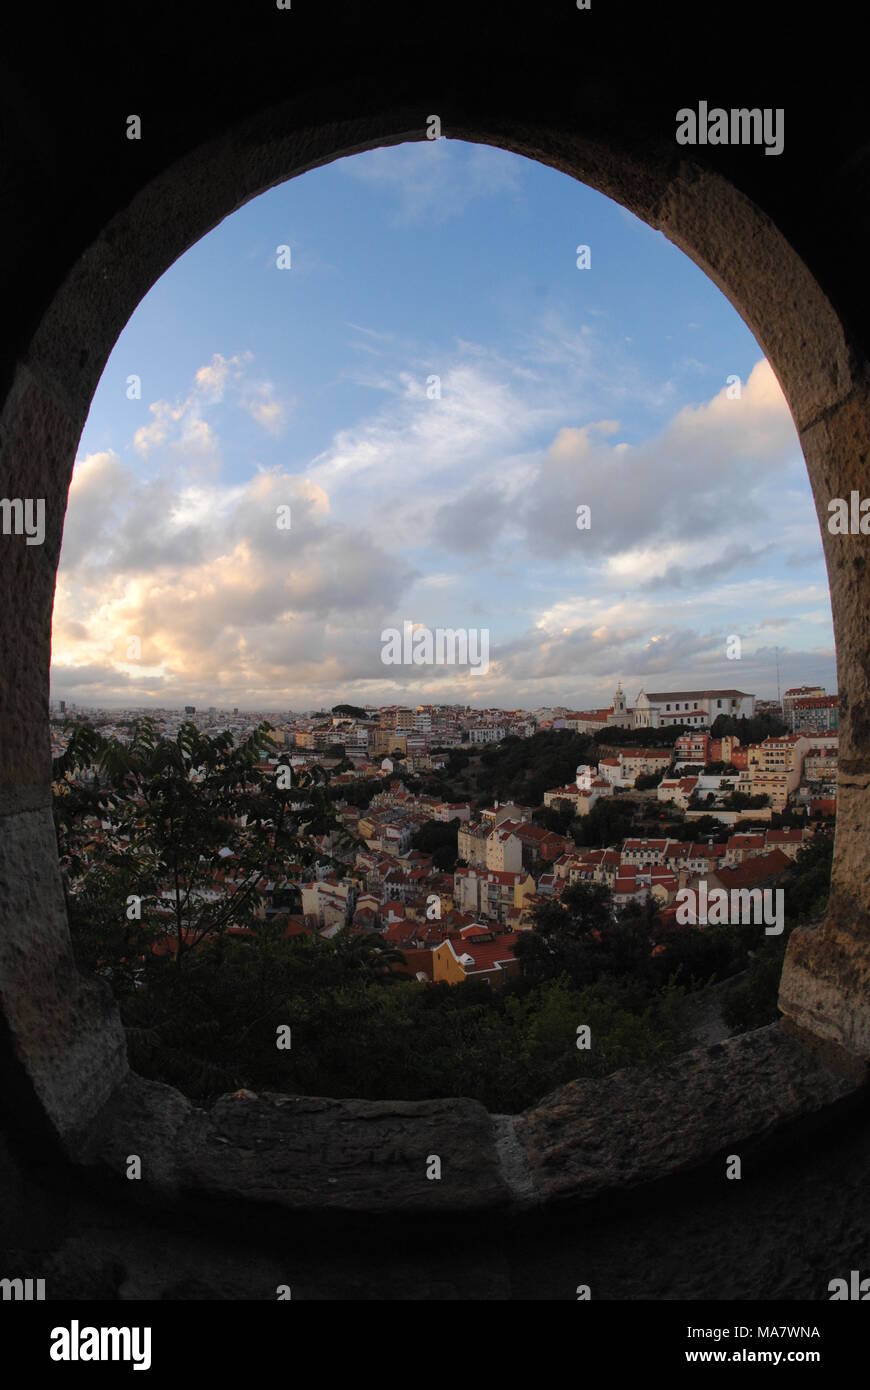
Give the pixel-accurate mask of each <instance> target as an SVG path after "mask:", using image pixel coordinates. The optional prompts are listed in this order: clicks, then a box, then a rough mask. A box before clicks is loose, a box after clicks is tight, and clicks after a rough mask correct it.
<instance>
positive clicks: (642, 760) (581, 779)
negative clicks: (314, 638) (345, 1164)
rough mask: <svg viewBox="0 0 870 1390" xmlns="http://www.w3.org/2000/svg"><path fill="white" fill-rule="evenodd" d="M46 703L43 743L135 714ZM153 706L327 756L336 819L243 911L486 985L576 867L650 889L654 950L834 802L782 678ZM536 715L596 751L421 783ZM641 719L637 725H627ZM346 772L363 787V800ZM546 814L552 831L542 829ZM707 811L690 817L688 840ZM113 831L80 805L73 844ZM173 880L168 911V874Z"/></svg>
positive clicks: (777, 864) (431, 977) (294, 766)
mask: <svg viewBox="0 0 870 1390" xmlns="http://www.w3.org/2000/svg"><path fill="white" fill-rule="evenodd" d="M52 713H53V720H52V743H53V748H52V751H53V753H54V755H55V756H57V755H59V754H61V753H62V752H63V751H64V748H65V746H66V742H67V737H68V732H69V729H70V727H71V722H72V723H74V722H75V721H76V719H78V718H81V717H84V718H86V719H87V720H88V722H89V723H91V724H92V725H94V726H95V727H96V728H97V729H98V730H99V731H100V732H101V733H102V734H103V735H105V736H107V737H111V736H114V737H116V738H118V739H119V740H121V741H124V740H125V739H126V738H128V737H129V734H130V731H131V729H132V728H133V727H134V725H135V723H136V721H137V719H138V718H140V717H141V714H142V712H141V711H136V710H129V711H121V712H119V711H111V712H109V711H100V710H90V711H87V712H85V711H83V710H75V709H73V708H72V707H66V706H63V703H62V702H61V704H60V705H59V706H58V707H57V708H55V709H53V711H52ZM148 713H149V716H150V717H151V718H152V720H154V723H155V725H156V728H157V730H158V732H159V733H160V734H162V735H163V736H165V737H169V738H171V737H174V736H175V735H176V734H177V732H178V731H179V729H180V728H181V726H182V724H183V723H184V722H185V721H191V722H194V723H195V724H196V725H197V727H198V728H199V729H200V730H201V731H205V732H209V733H211V734H216V733H218V732H223V731H225V730H228V731H229V732H230V733H231V734H232V737H233V740H234V742H239V741H241V740H242V739H243V738H245V737H246V736H247V735H249V734H250V733H251V732H252V731H253V730H254V729H255V728H256V727H257V725H258V724H260V723H261V722H266V723H267V724H268V725H269V727H270V734H269V738H270V741H271V743H272V744H273V746H274V751H273V752H270V753H269V755H268V756H267V757H266V759H265V760H264V762H263V763H261V764H260V765H259V770H260V771H261V772H266V773H270V774H271V773H276V772H277V771H278V770H279V769H281V768H285V769H286V768H289V769H290V770H291V775H292V773H293V772H294V771H295V772H297V773H298V772H299V771H300V770H303V769H305V768H307V767H310V766H312V765H314V764H316V765H317V766H318V767H320V768H321V769H322V770H323V771H324V773H325V775H326V776H327V778H328V785H329V789H330V794H331V796H332V797H333V798H334V806H335V812H336V822H335V827H336V828H335V829H333V830H331V831H330V832H329V833H327V834H320V835H311V836H310V837H308V838H309V839H310V845H309V846H308V847H309V848H310V849H311V850H312V856H309V857H310V858H311V860H312V862H313V863H314V868H313V870H312V869H310V868H309V869H308V870H303V869H302V867H301V864H287V865H286V873H285V875H284V876H283V877H277V878H275V879H272V880H268V881H265V880H264V881H262V882H261V883H259V884H258V886H257V894H258V908H257V913H256V915H257V916H258V917H259V918H261V919H262V920H268V919H271V918H275V917H280V918H281V919H282V920H284V921H285V922H286V930H287V933H288V935H300V934H310V935H315V934H319V935H320V936H323V937H325V938H329V937H331V936H334V935H335V934H336V933H338V932H340V931H342V930H344V929H349V930H350V931H351V932H375V933H379V934H380V935H381V936H383V938H384V939H385V940H386V941H388V942H389V943H390V944H391V945H392V946H394V947H395V948H396V949H397V950H399V951H400V952H401V953H402V959H403V961H404V964H402V965H398V966H396V967H395V968H396V969H397V970H398V971H399V972H400V973H404V974H407V975H409V976H410V977H411V978H413V979H416V980H419V981H421V982H423V981H426V982H432V983H438V982H441V981H444V982H446V983H448V984H456V983H459V982H461V981H463V980H469V979H475V978H478V979H486V980H488V981H490V982H491V983H493V984H495V985H498V984H499V983H501V982H502V981H504V980H505V979H507V978H508V977H509V976H510V974H511V973H512V972H513V971H514V970H515V968H516V965H517V962H516V957H515V954H514V946H515V944H516V941H517V939H518V937H519V934H520V933H522V932H526V931H530V930H534V926H535V913H536V909H537V908H539V907H540V906H541V905H542V904H545V903H547V902H553V901H558V900H559V899H560V897H561V895H562V894H563V893H564V891H565V889H566V888H567V887H569V886H570V885H572V884H576V883H586V884H596V885H600V886H602V887H603V888H605V889H606V890H607V891H608V893H609V895H610V901H611V903H612V907H613V910H614V912H618V911H619V910H621V909H623V908H625V907H627V906H628V905H629V904H632V903H635V904H638V905H640V906H642V907H646V908H647V910H648V911H649V912H650V913H651V914H653V922H654V926H655V929H656V933H657V945H656V946H655V950H660V949H661V950H664V949H666V943H667V935H668V932H670V931H673V930H675V929H677V926H676V922H675V915H676V909H675V906H674V903H675V899H676V896H677V893H678V892H679V890H680V889H683V888H686V887H688V888H692V887H694V886H696V885H697V884H698V883H699V882H700V881H701V880H704V881H705V882H706V883H707V884H708V885H714V886H718V887H724V888H728V889H730V888H748V889H753V888H766V887H769V886H770V885H771V884H774V883H776V882H777V881H778V880H779V879H780V878H781V877H782V875H783V874H784V873H785V872H786V871H787V870H788V868H789V867H790V865H791V863H792V862H793V860H794V859H795V857H796V855H797V853H798V851H799V850H800V848H801V846H802V845H803V844H804V843H805V842H806V841H807V840H808V839H809V838H811V836H812V835H813V834H814V833H815V831H816V828H817V826H818V825H819V823H820V822H823V821H824V820H826V819H829V818H832V817H834V816H835V814H836V803H837V748H838V735H837V696H836V695H828V694H826V693H825V691H824V690H821V689H819V688H818V687H796V688H792V689H789V690H787V691H786V692H785V694H784V696H783V698H782V702H781V704H774V703H773V702H763V703H762V702H759V701H756V699H755V697H754V695H752V694H747V693H746V692H743V691H739V690H733V689H726V690H682V691H679V690H678V691H667V692H647V691H640V692H639V694H638V696H637V699H636V701H635V704H634V706H633V707H631V708H629V707H628V705H627V702H626V700H625V696H624V694H623V691H622V687H621V685H618V686H617V689H616V691H615V692H614V697H613V703H612V705H611V706H609V707H608V708H606V709H599V710H586V711H573V710H570V709H568V708H566V707H556V708H546V709H536V710H530V711H526V710H498V709H490V710H472V709H469V708H467V707H460V706H456V705H451V706H438V705H418V706H416V707H410V706H395V705H394V706H388V707H382V708H365V709H363V708H361V707H360V708H354V707H352V706H349V705H344V706H337V707H336V708H335V710H334V711H331V712H329V713H325V712H319V713H307V714H294V713H290V712H287V713H284V714H280V713H276V712H268V711H262V712H256V713H254V712H241V711H239V710H238V709H234V710H232V711H231V712H227V711H221V710H219V709H217V708H216V707H211V708H209V709H208V710H206V711H201V710H197V709H195V708H194V707H193V706H188V707H186V708H185V709H183V710H173V711H169V710H162V711H160V710H157V711H155V710H151V711H148ZM759 714H767V715H773V716H775V717H777V718H779V719H780V720H781V721H782V723H784V724H785V725H786V728H787V732H785V733H774V734H769V735H768V736H765V737H763V738H761V739H760V740H758V741H754V742H753V741H750V740H747V741H743V740H741V738H740V737H739V735H738V734H737V733H735V732H728V733H722V732H718V733H717V731H716V729H715V727H714V726H715V724H716V721H717V719H720V718H721V717H722V716H724V717H725V718H726V719H727V720H728V721H740V720H746V721H755V720H757V716H758V715H759ZM730 727H731V729H732V730H733V728H734V724H733V722H731V724H730ZM656 730H661V737H662V744H661V746H656V745H655V742H654V738H655V731H656ZM675 730H679V732H678V733H675ZM546 731H553V732H555V733H559V732H560V731H562V732H565V733H566V734H582V735H587V736H591V735H594V740H592V739H590V742H589V746H590V747H593V748H595V750H596V752H597V760H596V761H591V760H590V761H589V762H587V763H584V764H581V765H579V766H578V767H577V770H576V776H575V778H574V780H573V781H570V782H568V783H566V784H565V785H556V786H553V787H550V788H547V789H546V790H545V791H544V794H543V798H542V803H541V805H540V806H534V805H524V804H518V803H517V802H515V801H507V802H505V803H502V804H500V802H499V800H498V799H494V801H492V802H491V804H482V799H481V798H479V797H477V798H474V797H472V796H471V795H468V796H466V797H464V798H462V799H450V798H449V797H445V796H439V795H435V794H432V793H431V792H427V791H425V790H423V789H421V787H420V786H419V785H418V784H419V783H420V781H421V779H423V780H425V779H426V778H431V777H436V778H437V777H439V776H440V777H445V776H447V775H448V770H449V768H450V766H451V759H452V758H454V757H455V756H456V754H457V753H459V754H462V753H464V754H465V755H466V761H468V760H471V759H475V758H479V757H480V756H481V754H483V755H484V756H488V755H486V753H485V750H486V747H487V746H488V745H493V744H498V743H501V742H502V741H503V740H505V739H507V738H514V739H522V740H525V739H529V738H531V737H533V736H534V735H535V734H538V733H541V732H546ZM638 731H639V736H640V737H641V738H642V739H643V740H644V741H643V742H636V743H634V744H632V745H630V746H623V745H622V744H621V743H620V736H623V737H626V738H627V737H630V736H631V735H632V734H634V735H635V736H636V737H637V736H638ZM78 775H80V776H82V777H84V778H85V779H86V778H87V776H88V773H87V771H86V770H85V771H83V772H81V773H80V774H78ZM354 788H363V789H366V791H367V794H366V795H365V796H364V797H363V798H362V800H363V804H358V803H359V800H360V798H358V797H356V796H355V794H354V790H353V789H354ZM368 793H370V794H368ZM615 801H621V802H622V803H623V804H624V805H626V806H627V807H628V808H630V816H631V824H630V830H631V833H628V834H624V835H622V836H621V837H620V838H618V839H614V840H613V842H612V843H607V844H601V845H597V846H594V847H585V846H584V844H583V843H582V842H581V843H578V842H577V840H576V839H575V838H574V836H573V835H572V833H571V829H572V828H573V827H575V826H577V825H580V826H582V825H583V823H584V818H587V817H589V816H590V815H591V814H592V812H593V810H594V808H595V807H596V806H597V805H598V804H599V803H600V802H610V803H613V802H615ZM554 814H555V815H556V816H557V817H561V820H560V826H561V828H560V829H554V828H553V825H552V817H553V815H554ZM784 818H787V819H788V820H789V824H788V825H784V824H783V823H782V822H783V819H784ZM542 821H543V822H544V823H542ZM700 821H703V833H699V834H698V836H697V839H694V838H693V835H694V831H693V825H694V823H696V822H700ZM746 822H748V823H749V824H748V825H745V824H744V823H746ZM439 823H440V824H441V825H443V826H444V829H445V838H446V839H448V840H449V842H450V844H451V846H452V847H453V849H452V852H451V854H450V859H452V860H453V863H452V866H451V867H449V868H445V867H444V866H443V862H442V864H441V865H440V866H439V864H438V863H436V857H435V855H434V854H433V853H431V852H427V851H426V850H424V849H421V848H417V847H415V844H414V841H415V838H416V837H417V836H418V834H419V832H421V831H422V830H423V829H424V827H431V826H433V825H434V826H436V827H437V826H438V825H439ZM711 826H715V829H714V830H712V831H711ZM657 832H658V833H657ZM111 834H112V827H111V825H110V823H109V822H108V821H103V822H101V823H97V821H96V819H93V818H92V821H91V823H90V824H89V825H87V826H86V840H87V844H86V846H85V847H84V850H83V852H84V855H85V860H86V862H87V858H88V856H90V857H91V858H92V859H94V860H96V859H98V858H99V856H100V853H101V847H102V845H103V844H104V842H105V841H106V839H107V837H110V836H111ZM454 836H455V839H454ZM303 857H304V856H301V855H300V859H301V858H303ZM213 878H214V881H213V883H212V884H211V885H210V886H209V891H211V892H213V893H214V894H215V895H217V896H220V895H221V894H224V893H230V892H232V891H233V888H234V884H235V880H234V865H233V856H232V855H231V854H230V853H229V851H227V854H226V857H225V859H222V861H221V863H220V867H219V868H216V869H215V870H214V874H213ZM166 898H167V916H168V915H169V906H170V899H171V892H170V890H169V888H168V887H167V893H166ZM240 930H247V928H241V929H240Z"/></svg>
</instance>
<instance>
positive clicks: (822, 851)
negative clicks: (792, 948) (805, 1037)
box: [721, 832, 834, 1033]
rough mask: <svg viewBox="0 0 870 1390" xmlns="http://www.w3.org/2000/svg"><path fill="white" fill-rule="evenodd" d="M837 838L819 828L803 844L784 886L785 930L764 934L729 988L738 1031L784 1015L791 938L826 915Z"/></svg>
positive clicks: (728, 1014)
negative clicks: (780, 999) (782, 989)
mask: <svg viewBox="0 0 870 1390" xmlns="http://www.w3.org/2000/svg"><path fill="white" fill-rule="evenodd" d="M833 844H834V842H833V836H832V835H827V834H823V833H821V832H817V833H816V835H815V837H814V838H813V839H812V840H810V841H808V843H807V844H806V845H804V847H803V849H802V850H801V852H800V854H799V855H798V858H797V862H796V864H795V867H794V870H793V871H792V873H791V874H790V876H789V878H788V880H787V882H786V884H785V931H784V932H783V933H782V935H781V936H775V937H770V936H765V937H763V939H762V941H761V943H760V945H759V947H758V950H757V951H756V952H755V953H754V955H753V958H752V961H751V963H750V966H749V970H748V972H747V975H746V978H745V979H743V980H741V981H740V982H739V984H735V985H732V987H731V988H730V989H728V990H726V991H725V994H724V996H723V998H722V1003H721V1011H722V1017H723V1019H724V1020H725V1022H726V1023H727V1024H728V1027H729V1028H731V1029H732V1030H733V1031H734V1032H737V1033H744V1032H747V1031H748V1030H749V1029H750V1028H762V1027H763V1026H764V1025H765V1024H766V1023H773V1022H774V1021H775V1020H776V1019H777V1018H778V1017H779V1010H778V1009H777V1005H776V1001H777V995H778V994H779V980H780V976H781V975H782V963H783V960H784V959H785V951H786V947H787V945H788V938H789V936H790V935H791V933H792V931H793V930H794V928H795V927H796V926H798V925H799V923H801V922H809V921H812V920H813V919H814V918H816V917H819V916H821V914H822V913H823V912H824V910H825V905H826V903H827V901H828V893H829V891H830V886H831V856H832V854H833Z"/></svg>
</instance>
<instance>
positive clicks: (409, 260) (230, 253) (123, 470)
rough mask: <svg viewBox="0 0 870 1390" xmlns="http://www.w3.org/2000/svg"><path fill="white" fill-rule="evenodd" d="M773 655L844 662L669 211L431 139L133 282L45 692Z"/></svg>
mask: <svg viewBox="0 0 870 1390" xmlns="http://www.w3.org/2000/svg"><path fill="white" fill-rule="evenodd" d="M581 243H582V244H585V245H588V246H589V247H590V251H591V267H590V268H589V269H586V270H579V269H578V268H577V264H576V259H577V255H576V253H577V247H578V245H579V244H581ZM281 245H289V247H290V248H291V261H292V265H291V268H290V269H289V270H281V269H278V268H277V265H276V260H277V248H278V247H279V246H281ZM132 374H136V375H138V376H139V377H140V378H141V399H128V385H127V383H128V379H129V378H130V377H131V375H132ZM436 376H437V377H438V378H439V380H440V398H437V397H436V398H434V399H433V398H431V397H432V394H433V391H432V388H431V387H427V383H429V382H430V381H431V379H432V378H433V377H436ZM729 376H737V377H739V378H740V381H741V383H742V390H741V395H740V398H739V399H731V398H729V397H728V396H727V394H726V380H727V378H729ZM580 504H585V505H588V506H590V507H591V526H590V529H589V530H588V531H580V530H578V529H577V526H576V510H577V506H578V505H580ZM279 505H289V506H290V507H291V509H292V525H291V528H290V530H289V531H287V530H278V529H277V527H276V520H275V518H276V509H277V507H278V506H279ZM405 620H407V621H412V622H415V623H421V624H424V625H426V626H428V627H431V628H435V627H438V626H443V627H454V628H455V627H467V628H486V629H488V630H489V632H490V669H489V671H488V673H487V674H486V676H483V675H482V674H480V673H475V672H473V671H470V672H464V673H462V675H461V676H458V675H457V673H456V671H455V670H451V669H450V668H444V667H438V668H435V667H433V668H419V667H418V668H413V667H412V668H403V667H385V666H384V665H383V663H382V662H381V659H380V654H381V632H382V630H383V629H384V628H386V627H389V626H400V625H401V623H402V622H403V621H405ZM733 634H736V635H739V636H740V638H741V642H742V653H743V654H742V657H741V659H740V660H739V661H734V660H728V659H726V655H725V651H726V641H727V638H728V637H729V636H731V635H733ZM131 644H132V645H131ZM775 646H779V648H780V663H781V668H782V674H783V684H784V686H785V685H789V684H797V683H804V682H813V683H815V682H819V683H821V684H825V685H827V687H828V688H829V689H833V688H835V677H834V660H833V635H832V627H831V618H830V601H829V596H828V588H827V580H826V575H825V569H824V564H823V560H822V548H821V539H820V535H819V529H818V523H817V520H816V516H815V511H814V508H813V505H812V500H811V494H810V489H809V483H808V479H807V475H806V469H805V466H804V463H803V459H802V457H801V453H800V448H799V445H798V441H797V436H796V433H795V430H794V426H793V423H792V421H791V417H790V415H789V413H788V410H787V407H786V405H785V402H784V400H783V398H782V395H781V392H780V390H779V387H778V385H777V383H776V380H775V377H774V376H773V373H772V372H771V370H770V368H769V367H768V366H767V364H766V363H765V361H764V359H763V354H762V352H761V349H760V348H759V346H758V345H757V343H756V342H755V340H754V338H753V337H752V335H751V333H750V332H749V331H748V329H747V328H746V326H745V325H744V324H743V322H742V320H741V319H740V318H739V316H738V315H737V313H736V311H735V310H734V309H733V308H732V307H731V305H730V304H729V303H728V301H727V300H726V299H725V298H724V297H723V296H722V294H721V293H720V292H719V291H718V290H717V289H716V288H715V287H714V286H713V284H712V283H711V282H710V281H709V280H708V279H707V278H706V277H705V276H704V274H703V273H702V272H701V271H700V270H699V269H698V268H697V267H696V266H694V265H693V263H692V262H691V261H689V260H688V258H687V257H686V256H685V255H684V254H683V253H682V252H680V251H679V250H677V249H676V248H675V247H673V246H672V245H671V244H670V243H669V242H667V241H666V239H665V238H664V237H663V236H662V235H661V234H660V233H657V232H654V231H653V230H652V229H651V228H649V227H647V226H646V225H645V224H644V223H642V222H639V221H638V220H637V219H636V218H635V217H633V216H632V215H631V214H630V213H628V212H626V211H625V210H624V209H622V208H620V207H619V206H618V205H616V204H614V203H612V202H610V201H609V200H608V199H606V198H604V197H603V196H601V195H600V194H597V193H595V192H594V191H592V190H591V189H589V188H586V187H585V186H583V185H581V184H578V183H576V182H575V181H573V180H571V179H569V178H567V177H566V176H564V175H562V174H559V173H557V172H555V171H554V170H551V169H548V168H545V167H544V166H542V165H540V164H536V163H534V162H531V161H528V160H524V159H522V158H520V157H519V156H515V155H511V154H508V153H506V152H505V151H501V150H494V149H489V148H488V147H485V146H474V145H466V144H462V143H460V142H453V141H446V140H441V141H437V142H420V143H415V144H408V145H402V146H398V147H394V148H391V149H380V150H376V151H373V152H371V153H368V154H364V155H359V156H356V157H354V158H352V159H346V160H340V161H337V162H336V163H334V164H332V165H329V166H327V167H325V168H323V169H319V170H316V171H313V172H311V173H308V174H305V175H304V176H302V177H301V178H298V179H295V180H292V181H290V182H288V183H285V184H283V185H281V186H280V187H279V188H276V189H273V190H272V191H270V192H269V193H267V194H264V195H263V196H261V197H260V198H257V199H256V200H254V201H253V202H252V203H249V204H248V205H247V206H246V207H244V208H242V209H241V210H240V211H238V212H236V213H235V214H233V215H232V216H231V217H229V218H227V219H226V220H225V221H224V222H223V223H222V224H221V225H220V226H219V227H217V228H215V230H214V231H212V232H211V233H209V234H208V235H207V236H206V237H204V238H203V239H202V240H201V241H200V242H199V243H197V244H196V245H195V246H193V247H191V248H190V250H189V251H188V252H187V253H186V254H185V255H184V256H183V257H181V258H180V259H179V260H178V261H177V262H176V263H175V265H173V266H172V267H171V268H170V269H169V270H168V271H167V272H166V274H165V275H164V276H163V277H162V279H161V280H160V281H158V283H157V284H156V285H155V286H154V287H153V288H152V290H151V291H150V293H149V294H148V295H147V296H146V298H145V299H144V300H143V301H142V303H141V304H140V305H139V307H138V309H137V310H136V312H135V313H134V315H133V316H132V318H131V320H130V322H129V324H128V325H127V327H126V328H125V330H124V332H123V333H122V335H121V337H120V338H119V340H118V343H117V344H116V346H115V349H114V351H113V353H112V356H111V358H110V360H109V363H108V365H107V367H106V371H105V373H104V376H103V379H102V381H101V383H100V385H99V388H98V390H97V392H96V395H95V397H94V401H93V404H92V408H91V412H90V415H89V418H88V422H87V425H86V428H85V431H84V433H83V436H82V440H81V443H80V447H79V451H78V456H77V463H76V468H75V471H74V476H73V485H72V488H71V493H70V505H69V510H68V513H67V524H66V530H65V536H64V547H63V552H62V556H61V568H60V575H59V585H58V597H57V602H56V608H55V631H54V663H53V674H52V695H53V697H54V698H67V699H71V700H74V701H77V702H78V703H82V704H105V705H127V706H139V705H147V704H154V705H180V704H184V703H187V702H193V703H196V704H218V705H239V706H240V707H243V708H253V709H269V710H274V709H282V708H287V707H292V708H295V709H305V708H311V707H315V706H319V705H321V704H323V703H335V702H336V701H337V700H340V699H342V698H345V699H355V700H358V701H372V702H375V703H385V702H390V701H395V700H401V701H403V702H406V701H413V702H416V701H431V700H445V701H454V700H461V701H463V702H465V701H467V702H469V703H471V704H475V705H480V706H483V705H490V704H493V705H501V706H505V707H508V706H514V705H523V706H526V707H530V708H534V707H537V706H541V705H549V704H553V703H559V704H568V705H570V706H572V707H579V708H586V707H590V706H594V705H601V704H607V703H608V702H609V699H610V695H611V693H612V690H613V686H614V684H615V682H616V680H617V679H622V680H623V682H624V683H625V685H626V688H627V691H628V694H629V700H630V701H631V700H633V698H634V696H635V694H636V693H637V690H639V689H640V688H641V687H644V688H646V689H647V690H650V689H652V690H655V689H667V688H674V687H675V686H689V687H693V688H694V687H703V686H709V685H726V686H731V685H736V686H738V687H739V688H741V689H744V690H748V691H753V692H755V693H756V694H759V695H762V696H765V695H771V694H775V689H776V675H775V660H774V648H775ZM131 653H132V655H131Z"/></svg>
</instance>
